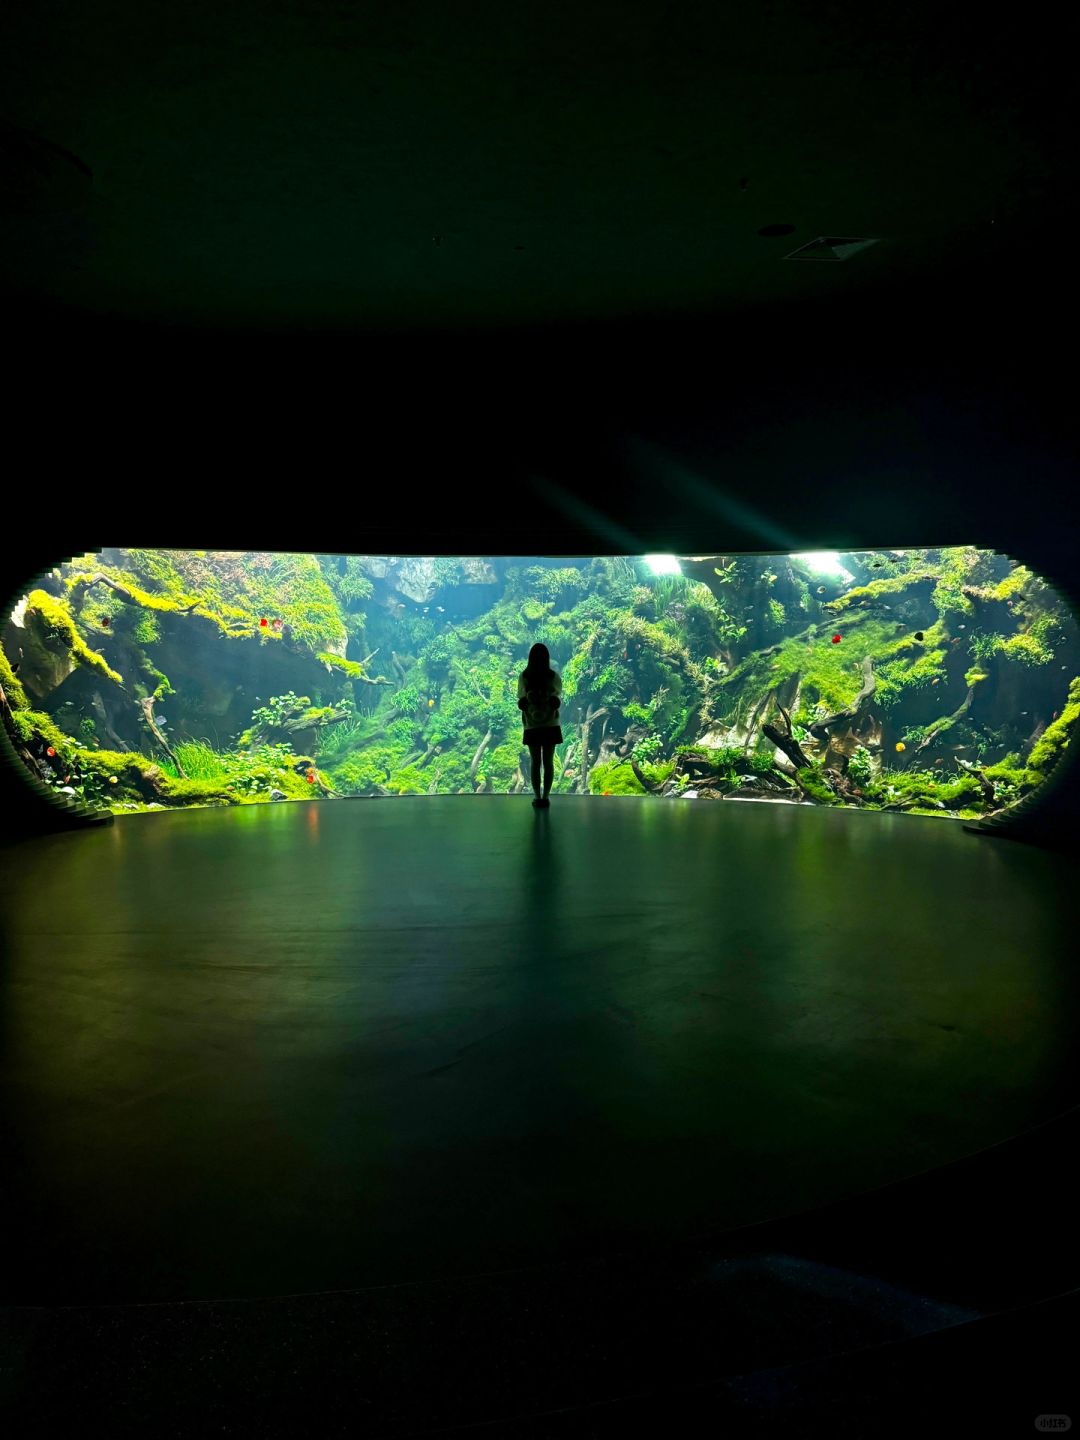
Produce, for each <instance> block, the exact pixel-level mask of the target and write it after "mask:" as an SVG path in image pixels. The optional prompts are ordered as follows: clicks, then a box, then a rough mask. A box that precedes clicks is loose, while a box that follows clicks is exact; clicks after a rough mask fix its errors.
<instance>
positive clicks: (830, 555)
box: [791, 550, 853, 580]
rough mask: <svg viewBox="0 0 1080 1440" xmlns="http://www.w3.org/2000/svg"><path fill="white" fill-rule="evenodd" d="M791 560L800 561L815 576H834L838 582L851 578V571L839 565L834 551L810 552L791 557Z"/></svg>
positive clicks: (837, 555) (838, 558)
mask: <svg viewBox="0 0 1080 1440" xmlns="http://www.w3.org/2000/svg"><path fill="white" fill-rule="evenodd" d="M791 558H792V559H793V560H801V561H802V562H803V564H804V565H808V566H809V567H810V569H811V570H813V571H814V573H815V574H817V575H835V576H836V578H837V579H839V580H851V579H852V578H853V576H852V574H851V571H850V570H845V569H844V567H843V565H841V563H840V556H839V554H838V553H837V552H836V551H835V550H810V551H808V552H806V553H805V554H803V555H793V556H792V557H791Z"/></svg>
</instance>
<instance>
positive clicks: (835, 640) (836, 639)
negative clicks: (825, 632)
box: [832, 635, 840, 645]
mask: <svg viewBox="0 0 1080 1440" xmlns="http://www.w3.org/2000/svg"><path fill="white" fill-rule="evenodd" d="M832 643H833V644H834V645H839V644H840V636H839V635H834V636H833V637H832Z"/></svg>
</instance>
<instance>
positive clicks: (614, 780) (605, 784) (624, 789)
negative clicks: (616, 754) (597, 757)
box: [589, 760, 646, 795]
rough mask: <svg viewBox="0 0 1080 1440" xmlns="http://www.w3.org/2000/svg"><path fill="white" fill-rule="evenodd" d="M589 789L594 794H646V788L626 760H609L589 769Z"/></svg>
mask: <svg viewBox="0 0 1080 1440" xmlns="http://www.w3.org/2000/svg"><path fill="white" fill-rule="evenodd" d="M589 790H590V791H591V793H592V794H593V795H603V794H604V792H605V791H609V792H610V793H611V794H612V795H644V794H645V793H646V792H645V788H644V786H643V785H642V784H641V783H640V781H639V780H638V778H637V776H636V775H635V774H634V772H633V770H632V769H631V768H630V766H629V765H628V764H627V763H626V762H625V761H624V760H608V761H605V762H604V764H603V765H594V766H593V767H592V769H591V770H590V771H589Z"/></svg>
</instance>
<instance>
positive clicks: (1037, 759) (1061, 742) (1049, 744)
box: [1027, 677, 1080, 783]
mask: <svg viewBox="0 0 1080 1440" xmlns="http://www.w3.org/2000/svg"><path fill="white" fill-rule="evenodd" d="M1078 717H1080V677H1077V678H1076V679H1074V680H1071V681H1070V682H1069V697H1068V700H1067V701H1066V703H1065V708H1064V709H1063V710H1062V712H1061V714H1060V715H1059V716H1058V718H1057V719H1056V720H1055V721H1053V722H1052V723H1051V724H1050V725H1048V726H1047V727H1046V729H1045V730H1044V731H1043V733H1042V734H1041V735H1040V736H1039V738H1038V740H1037V741H1036V742H1035V744H1034V746H1033V747H1032V751H1031V754H1030V755H1029V756H1028V762H1027V768H1028V770H1029V771H1030V772H1031V774H1032V775H1033V776H1035V777H1036V783H1037V781H1039V780H1043V779H1045V777H1046V776H1047V775H1049V774H1050V773H1051V772H1052V771H1053V770H1054V768H1055V767H1056V766H1057V765H1058V763H1059V762H1060V760H1061V758H1062V756H1063V755H1064V753H1065V751H1066V750H1067V749H1068V747H1069V739H1070V732H1071V731H1072V728H1073V726H1074V725H1075V724H1076V721H1077V718H1078Z"/></svg>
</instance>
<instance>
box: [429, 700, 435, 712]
mask: <svg viewBox="0 0 1080 1440" xmlns="http://www.w3.org/2000/svg"><path fill="white" fill-rule="evenodd" d="M427 703H428V709H429V710H430V709H431V707H432V706H433V705H434V704H435V701H434V700H429V701H428V702H427Z"/></svg>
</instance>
